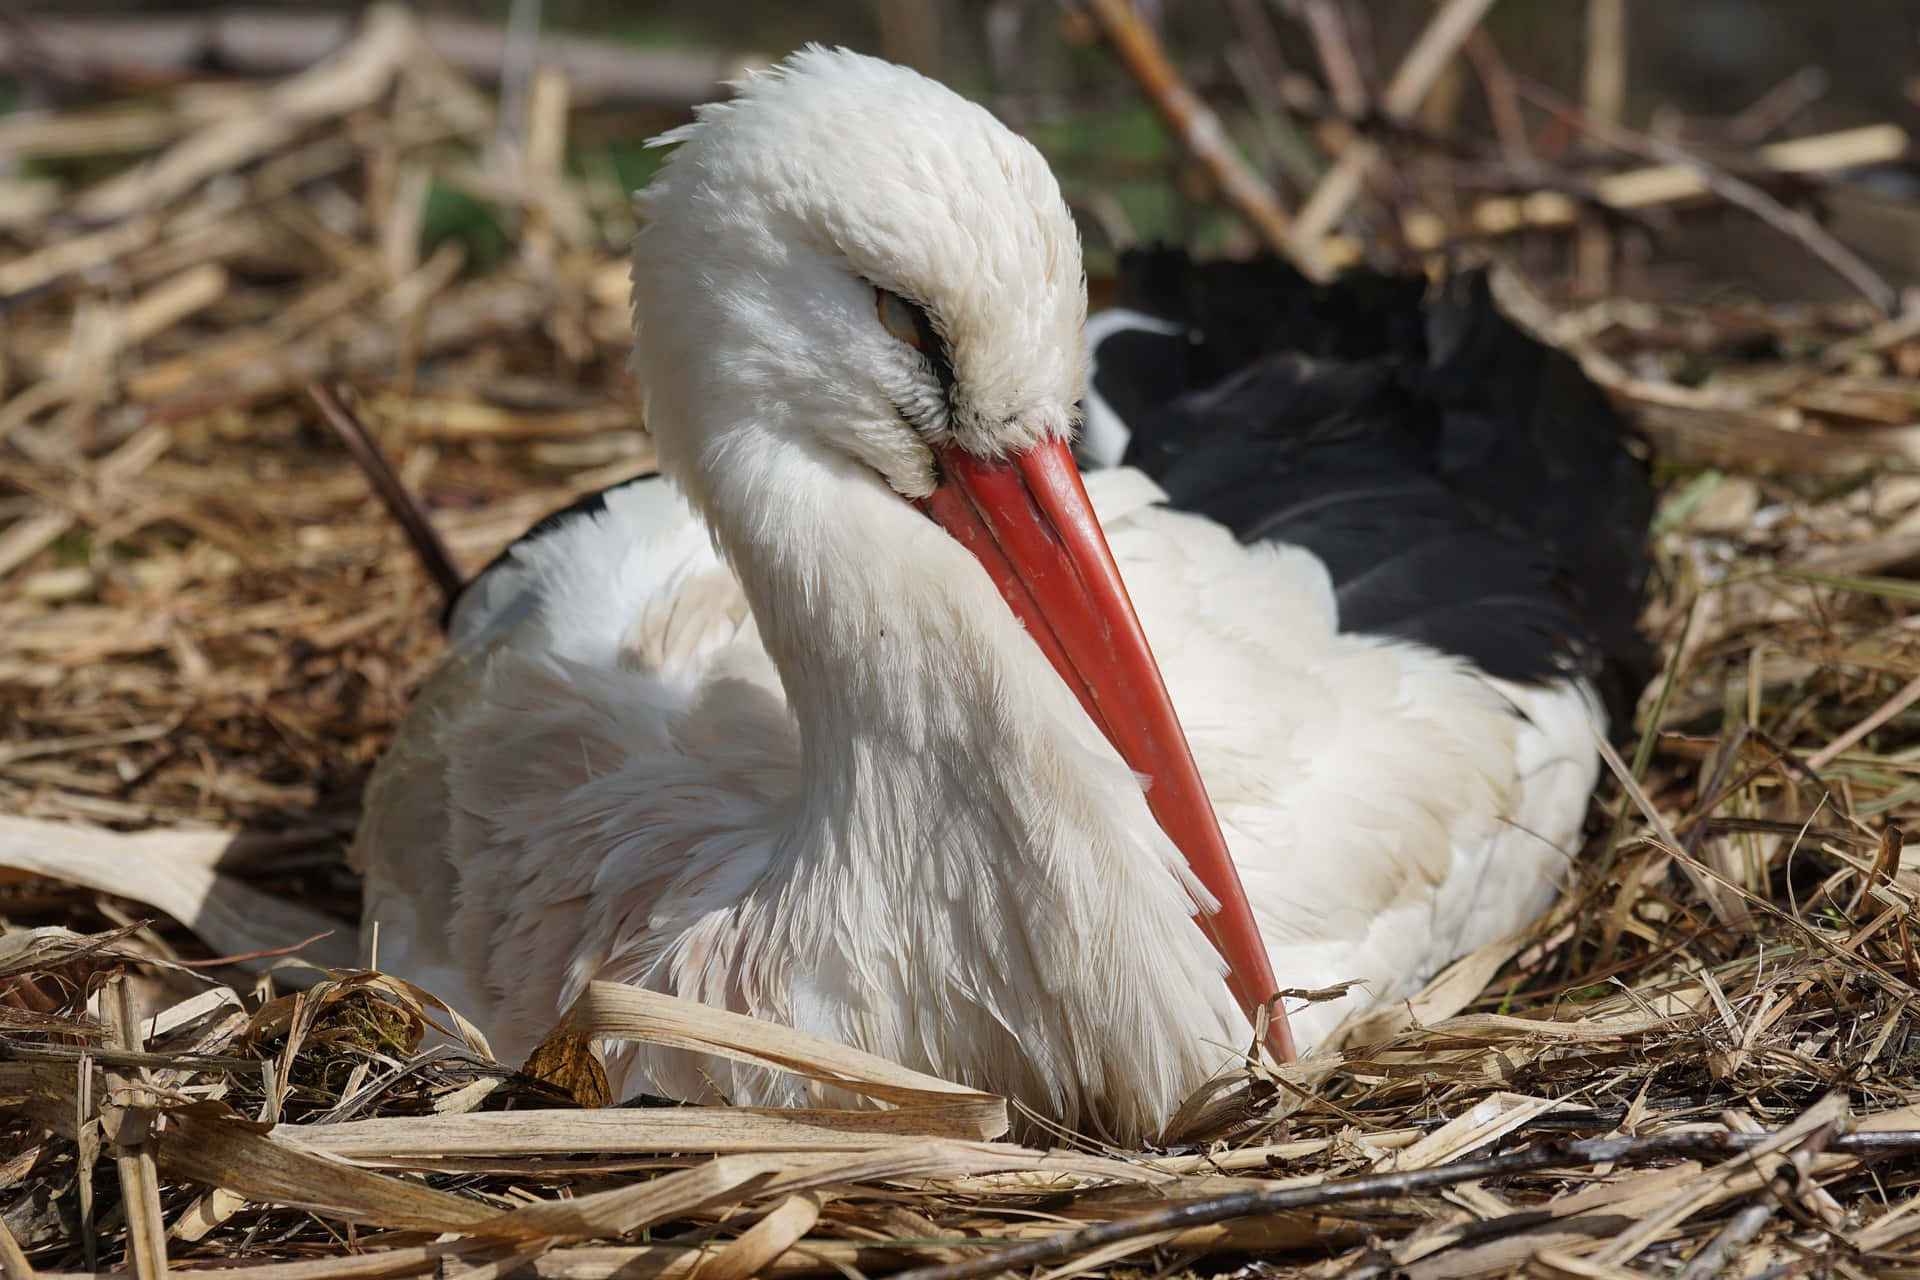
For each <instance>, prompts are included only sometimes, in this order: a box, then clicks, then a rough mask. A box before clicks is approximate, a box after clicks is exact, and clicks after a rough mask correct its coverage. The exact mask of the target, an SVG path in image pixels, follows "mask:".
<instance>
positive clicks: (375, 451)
mask: <svg viewBox="0 0 1920 1280" xmlns="http://www.w3.org/2000/svg"><path fill="white" fill-rule="evenodd" d="M307 396H308V397H309V398H310V399H311V400H312V401H313V403H314V405H315V406H316V407H317V408H318V409H319V410H320V416H321V417H323V418H325V419H326V420H327V425H328V426H330V427H332V428H333V431H334V434H335V435H337V436H338V437H339V438H340V443H342V444H344V445H345V446H346V447H347V452H349V453H351V454H352V455H353V460H354V461H355V462H357V463H359V464H360V469H361V470H362V471H363V472H365V473H366V476H367V483H369V484H371V485H372V486H373V490H374V492H375V493H376V494H378V495H379V497H380V501H381V502H382V503H384V504H385V505H386V508H387V512H388V514H390V515H391V516H392V517H393V518H394V520H395V521H397V522H398V523H399V525H400V527H401V528H402V529H403V530H405V531H406V535H407V541H408V543H410V544H411V545H412V547H413V552H414V554H415V555H417V556H419V557H420V563H421V565H422V566H424V567H425V568H426V571H427V576H428V577H430V578H432V579H433V584H434V585H435V586H436V587H438V588H440V594H441V596H442V597H443V598H445V599H446V600H448V601H452V599H453V598H454V597H455V596H457V595H459V594H460V588H461V587H463V586H465V585H466V578H465V576H464V575H463V574H462V573H461V572H460V568H459V566H458V565H456V564H455V563H454V561H453V554H452V553H451V552H450V551H448V550H447V544H446V543H444V542H442V541H441V540H440V534H439V533H438V531H436V530H435V529H434V527H433V522H432V521H431V520H429V519H428V518H427V512H426V508H424V507H422V506H421V505H420V500H419V499H418V498H416V497H414V496H413V494H411V493H409V492H408V491H407V486H406V484H405V483H404V482H403V481H402V480H401V479H400V476H399V473H398V472H396V471H395V470H394V469H393V464H392V463H391V462H389V461H387V455H386V453H385V452H383V451H382V450H381V448H380V444H379V442H378V441H376V440H375V439H374V438H373V433H372V432H370V431H368V430H367V428H366V425H365V424H364V423H362V422H361V421H360V419H359V418H358V417H356V416H355V415H354V413H353V411H352V410H351V409H349V408H347V406H346V405H345V404H343V403H341V401H340V398H339V397H338V396H336V395H334V393H333V392H331V391H329V390H327V389H326V388H325V387H323V386H321V385H320V384H319V383H317V382H316V383H309V384H307Z"/></svg>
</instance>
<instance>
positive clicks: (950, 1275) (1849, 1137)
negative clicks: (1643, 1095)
mask: <svg viewBox="0 0 1920 1280" xmlns="http://www.w3.org/2000/svg"><path fill="white" fill-rule="evenodd" d="M1778 1138H1779V1134H1778V1132H1759V1133H1727V1132H1719V1133H1713V1132H1702V1133H1657V1134H1650V1135H1646V1136H1642V1137H1624V1138H1588V1139H1581V1140H1577V1141H1572V1142H1548V1143H1542V1144H1541V1145H1539V1146H1533V1147H1526V1148H1524V1149H1522V1150H1520V1151H1513V1152H1509V1153H1507V1154H1505V1155H1498V1156H1488V1157H1486V1158H1484V1159H1480V1160H1462V1161H1459V1162H1458V1163H1455V1164H1448V1165H1441V1166H1440V1167H1438V1168H1433V1169H1410V1170H1408V1171H1406V1172H1404V1173H1382V1174H1373V1175H1371V1176H1368V1177H1362V1178H1340V1179H1334V1180H1331V1181H1327V1182H1322V1183H1318V1184H1316V1185H1314V1186H1310V1187H1275V1188H1263V1189H1257V1190H1249V1191H1232V1192H1228V1193H1227V1194H1225V1195H1218V1196H1207V1197H1204V1198H1202V1199H1197V1200H1186V1201H1182V1202H1180V1203H1179V1204H1174V1205H1169V1206H1167V1207H1166V1208H1163V1209H1155V1210H1153V1211H1151V1212H1148V1213H1141V1214H1136V1215H1134V1216H1132V1217H1129V1218H1122V1219H1119V1220H1118V1221H1115V1222H1103V1223H1100V1224H1099V1225H1097V1226H1092V1227H1083V1228H1081V1229H1080V1230H1078V1231H1063V1232H1061V1233H1060V1234H1058V1235H1052V1236H1046V1237H1044V1238H1042V1239H1039V1240H1034V1241H1030V1242H1028V1243H1026V1244H1020V1245H1013V1246H1011V1247H1008V1248H1001V1249H994V1250H993V1251H992V1252H990V1253H986V1254H983V1255H980V1256H977V1257H972V1258H968V1259H965V1260H964V1261H960V1262H949V1263H944V1264H942V1265H940V1266H933V1267H920V1268H917V1269H915V1270H911V1271H902V1272H900V1273H898V1274H897V1275H896V1276H895V1277H894V1280H974V1277H978V1276H990V1275H996V1274H999V1273H1002V1272H1009V1271H1015V1270H1018V1269H1019V1268H1021V1267H1029V1266H1033V1265H1036V1264H1039V1263H1047V1262H1057V1261H1060V1260H1061V1259H1063V1258H1071V1257H1077V1256H1079V1255H1082V1254H1085V1253H1089V1252H1091V1251H1092V1250H1095V1249H1102V1248H1106V1247H1107V1246H1109V1245H1115V1244H1120V1243H1122V1242H1124V1241H1129V1240H1135V1239H1139V1238H1140V1237H1142V1236H1149V1235H1153V1234H1156V1233H1158V1232H1161V1231H1168V1230H1178V1229H1181V1228H1185V1227H1200V1226H1206V1225H1208V1224H1211V1223H1215V1222H1226V1221H1229V1220H1231V1219H1234V1218H1247V1217H1252V1216H1254V1215H1256V1214H1272V1213H1287V1212H1292V1211H1298V1210H1304V1209H1324V1208H1327V1207H1328V1206H1331V1205H1337V1204H1347V1203H1350V1202H1352V1201H1355V1200H1381V1199H1389V1198H1393V1197H1397V1196H1407V1195H1416V1194H1419V1193H1422V1192H1427V1191H1434V1190H1438V1189H1440V1188H1442V1187H1452V1186H1458V1185H1459V1184H1461V1183H1463V1182H1473V1181H1476V1180H1478V1179H1482V1178H1493V1177H1501V1176H1504V1175H1508V1174H1515V1173H1527V1172H1531V1171H1534V1170H1540V1169H1560V1168H1568V1167H1571V1166H1576V1165H1596V1164H1613V1163H1618V1162H1624V1161H1644V1160H1656V1159H1715V1160H1726V1159H1731V1158H1734V1157H1737V1156H1739V1155H1741V1154H1743V1153H1745V1152H1747V1151H1751V1150H1752V1149H1754V1148H1755V1147H1759V1146H1762V1145H1764V1144H1766V1143H1768V1142H1771V1141H1776V1140H1777V1139H1778ZM1826 1150H1827V1151H1828V1152H1829V1153H1833V1154H1839V1155H1852V1156H1863V1157H1864V1156H1868V1155H1879V1154H1896V1153H1900V1154H1904V1153H1907V1152H1913V1151H1920V1130H1898V1131H1888V1132H1883V1133H1849V1134H1840V1135H1838V1136H1836V1137H1834V1138H1833V1139H1832V1140H1831V1141H1830V1142H1829V1143H1828V1144H1827V1146H1826Z"/></svg>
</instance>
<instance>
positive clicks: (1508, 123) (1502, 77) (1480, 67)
mask: <svg viewBox="0 0 1920 1280" xmlns="http://www.w3.org/2000/svg"><path fill="white" fill-rule="evenodd" d="M1465 47H1466V54H1467V61H1468V62H1469V63H1470V64H1471V65H1472V67H1473V73H1474V75H1476V76H1478V77H1479V78H1480V88H1481V90H1482V92H1484V93H1485V94H1486V96H1487V114H1488V115H1489V116H1491V117H1492V118H1493V131H1494V133H1496V134H1498V135H1499V138H1500V154H1501V156H1502V157H1503V158H1505V160H1506V162H1507V163H1508V164H1509V165H1510V166H1512V167H1513V168H1515V169H1521V170H1526V169H1538V168H1539V162H1538V161H1537V160H1536V159H1535V158H1534V154H1533V147H1532V145H1531V144H1530V143H1529V142H1528V141H1527V122H1526V120H1525V119H1524V118H1523V117H1522V116H1521V115H1520V95H1519V94H1518V93H1516V92H1515V91H1514V88H1513V73H1512V72H1511V71H1509V70H1507V60H1506V59H1505V58H1502V57H1501V56H1500V49H1499V46H1497V45H1495V44H1494V42H1493V37H1492V36H1490V35H1488V34H1487V32H1486V29H1485V28H1484V27H1475V28H1474V29H1473V31H1472V33H1471V34H1469V35H1468V36H1467V43H1466V46H1465Z"/></svg>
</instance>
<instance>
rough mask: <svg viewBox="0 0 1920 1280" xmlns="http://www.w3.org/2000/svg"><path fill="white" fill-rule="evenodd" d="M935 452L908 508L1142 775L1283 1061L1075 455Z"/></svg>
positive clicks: (1261, 973) (1227, 883)
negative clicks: (915, 502) (973, 572)
mask: <svg viewBox="0 0 1920 1280" xmlns="http://www.w3.org/2000/svg"><path fill="white" fill-rule="evenodd" d="M937 454H938V458H939V463H940V468H941V471H942V473H943V479H942V481H941V484H940V487H939V488H937V489H935V490H934V491H933V493H932V494H931V495H930V496H929V497H926V498H924V499H922V500H921V501H920V503H919V505H920V508H921V509H922V510H923V511H925V512H926V513H927V514H928V515H930V516H932V517H933V518H934V519H935V520H936V521H938V522H939V523H940V525H941V527H943V528H944V529H946V531H947V532H948V533H949V534H951V535H953V537H954V538H955V539H956V540H957V541H958V542H959V543H960V544H961V545H962V546H964V547H966V549H967V550H969V551H971V552H972V553H973V554H974V555H975V556H976V557H977V558H978V559H979V561H980V563H981V564H983V565H985V566H986V569H987V573H988V574H989V575H990V576H991V577H992V578H993V581H994V585H995V586H997V587H999V588H1000V594H1001V596H1002V597H1004V598H1005V600H1006V602H1007V604H1008V606H1009V607H1010V608H1012V610H1013V612H1014V615H1015V616H1016V617H1018V618H1019V619H1020V621H1021V622H1023V623H1024V624H1025V625H1026V628H1027V634H1028V635H1031V636H1032V637H1033V639H1034V642H1035V643H1037V644H1038V645H1039V646H1040V648H1041V650H1042V652H1044V653H1045V654H1046V655H1047V659H1048V660H1049V661H1050V662H1052V663H1053V668H1054V670H1056V671H1058V672H1059V673H1060V678H1061V679H1062V680H1065V681H1066V682H1067V687H1068V688H1070V689H1072V690H1073V691H1074V693H1075V694H1076V695H1078V696H1079V698H1080V705H1081V706H1083V707H1085V708H1086V710H1087V714H1088V715H1090V716H1092V717H1093V722H1094V723H1095V724H1097V725H1099V726H1100V728H1101V729H1102V731H1104V732H1105V733H1106V735H1107V739H1108V741H1110V742H1112V743H1113V745H1114V749H1115V750H1117V751H1118V752H1119V753H1120V758H1121V759H1123V760H1125V761H1126V762H1127V764H1128V766H1129V767H1130V768H1132V769H1133V771H1134V772H1135V773H1139V774H1144V775H1146V776H1147V777H1149V778H1151V779H1152V785H1150V786H1149V787H1148V788H1147V804H1148V806H1149V807H1150V808H1151V809H1152V810H1153V816H1154V817H1155V818H1156V819H1157V820H1158V821H1159V823H1160V826H1161V828H1162V829H1163V830H1164V831H1165V832H1166V833H1167V835H1168V836H1169V837H1170V838H1171V839H1172V840H1173V842H1174V844H1175V845H1177V846H1178V847H1179V849H1180V851H1181V853H1183V854H1184V855H1186V859H1187V865H1188V866H1190V867H1191V868H1193V873H1194V875H1195V876H1196V877H1197V878H1198V879H1199V881H1200V883H1201V884H1204V885H1205V886H1206V887H1207V891H1208V892H1209V893H1211V894H1212V895H1213V896H1214V898H1215V900H1216V901H1218V903H1219V904H1220V905H1219V907H1218V909H1217V910H1215V911H1213V912H1210V913H1206V914H1203V915H1202V916H1201V924H1202V925H1203V926H1204V927H1205V929H1206V931H1207V935H1208V937H1210V938H1211V939H1212V940H1213V945H1214V947H1215V948H1217V949H1218V950H1219V952H1220V955H1221V957H1222V958H1224V959H1225V960H1226V962H1227V983H1228V985H1229V986H1230V987H1231V988H1232V990H1233V994H1234V997H1235V998H1236V999H1237V1000H1239V1002H1240V1007H1241V1008H1242V1009H1244V1010H1246V1013H1247V1017H1248V1018H1249V1019H1250V1020H1253V1021H1255V1023H1256V1025H1257V1023H1258V1014H1259V1011H1260V1009H1261V1008H1262V1007H1265V1006H1269V1004H1270V1006H1271V1009H1272V1013H1271V1021H1270V1022H1269V1023H1268V1036H1267V1047H1268V1049H1269V1050H1270V1051H1271V1052H1272V1053H1273V1054H1274V1056H1275V1057H1276V1058H1278V1059H1279V1060H1280V1061H1282V1062H1288V1061H1291V1060H1292V1059H1293V1058H1294V1056H1295V1053H1294V1046H1293V1033H1292V1031H1291V1030H1289V1028H1288V1026H1287V1016H1286V1011H1285V1010H1284V1009H1283V1008H1281V1006H1280V1003H1279V1002H1278V1001H1277V1000H1274V999H1273V997H1274V994H1275V992H1277V991H1278V990H1279V987H1278V984H1276V983H1275V982H1274V980H1273V966H1272V964H1271V963H1270V962H1269V961H1268V959H1267V948H1266V944H1265V943H1264V942H1262V941H1261V938H1260V931H1259V929H1258V928H1257V927H1256V926H1255V925H1254V921H1253V909H1252V908H1251V907H1250V906H1248V904H1247V894H1246V890H1245V889H1244V888H1242V887H1241V884H1240V873H1239V871H1238V870H1236V869H1235V867H1234V865H1233V857H1232V855H1231V854H1229V853H1228V852H1227V841H1226V837H1225V836H1223V835H1222V834H1221V833H1220V820H1219V818H1217V817H1216V816H1215V815H1214V812H1213V802H1212V801H1211V800H1209V799H1208V798H1207V790H1206V786H1205V785H1204V784H1203V783H1202V782H1201V780H1200V770H1199V768H1198V767H1197V766H1196V765H1195V764H1194V762H1193V752H1192V751H1191V750H1190V749H1189V748H1188V746H1187V735H1186V733H1185V732H1184V731H1183V730H1182V729H1181V728H1180V720H1179V717H1177V716H1176V715H1175V714H1174V710H1173V702H1172V700H1171V699H1170V698H1168V696H1167V686H1166V683H1165V682H1164V681H1163V680H1162V679H1161V678H1160V667H1159V664H1158V663H1156V662H1155V661H1154V660H1153V651H1152V650H1151V649H1149V648H1148V647H1147V637H1146V635H1145V633H1144V632H1142V631H1141V629H1140V619H1139V618H1138V617H1136V616H1135V615H1134V612H1133V601H1132V600H1130V599H1128V597H1127V588H1126V584H1124V583H1123V582H1121V580H1120V570H1119V568H1118V566H1116V565H1115V564H1114V562H1113V553H1112V552H1111V551H1110V550H1108V549H1107V539H1106V536H1105V535H1104V534H1102V533H1101V532H1100V522H1099V521H1098V520H1096V519H1095V518H1094V514H1093V507H1092V506H1091V505H1090V504H1089V503H1088V501H1087V491H1086V489H1085V488H1084V487H1083V486H1082V485H1081V483H1080V471H1079V468H1078V467H1076V466H1075V465H1074V461H1073V454H1072V453H1071V452H1069V450H1068V448H1067V445H1066V442H1065V441H1061V440H1048V441H1046V442H1044V443H1042V444H1039V445H1036V446H1035V447H1034V448H1032V449H1029V450H1028V451H1027V452H1025V453H1022V454H1020V455H1018V456H1016V457H1014V458H1012V459H1011V460H1008V461H1005V462H996V461H989V460H987V459H983V458H979V457H976V456H974V455H973V454H970V453H968V452H966V451H965V450H963V449H960V448H957V447H954V446H947V447H944V448H942V449H940V450H938V451H937Z"/></svg>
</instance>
